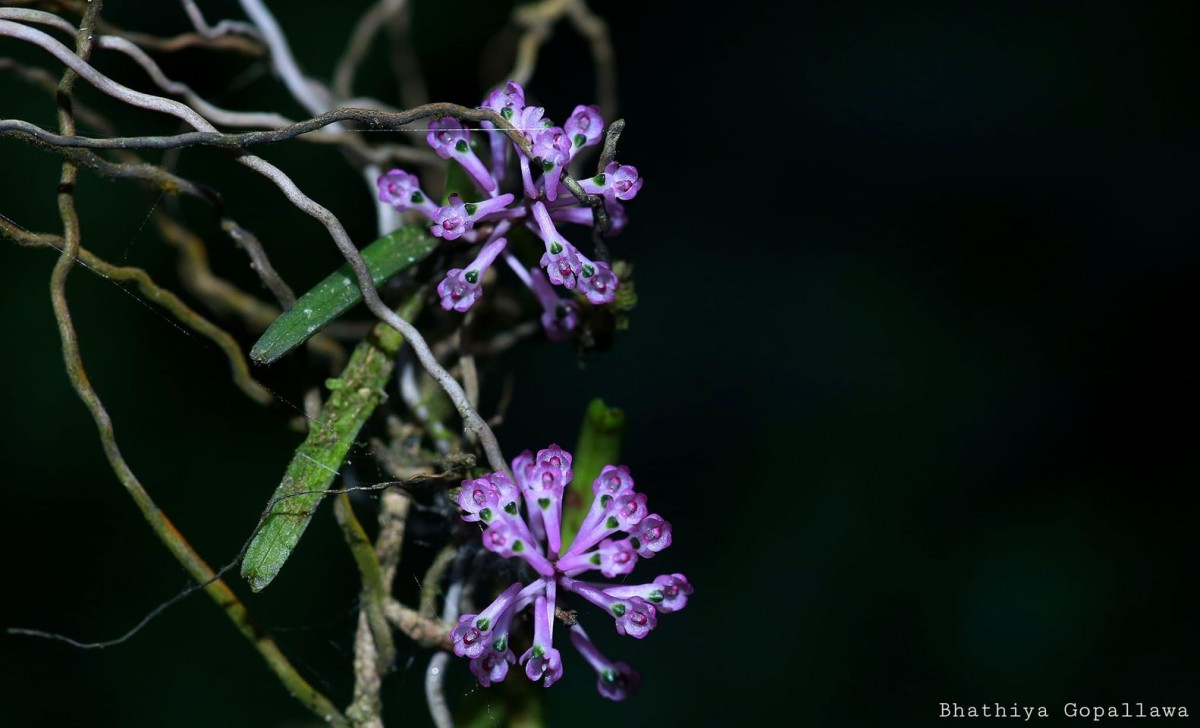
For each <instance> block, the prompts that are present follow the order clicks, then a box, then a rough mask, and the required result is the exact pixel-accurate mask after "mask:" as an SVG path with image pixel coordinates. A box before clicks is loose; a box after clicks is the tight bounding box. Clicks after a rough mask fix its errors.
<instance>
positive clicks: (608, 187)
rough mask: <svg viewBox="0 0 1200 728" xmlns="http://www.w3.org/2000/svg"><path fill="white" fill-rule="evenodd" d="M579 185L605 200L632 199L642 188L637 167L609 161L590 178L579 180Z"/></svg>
mask: <svg viewBox="0 0 1200 728" xmlns="http://www.w3.org/2000/svg"><path fill="white" fill-rule="evenodd" d="M579 186H580V187H582V188H583V189H584V191H585V192H587V193H588V194H592V195H600V196H602V197H603V198H604V200H605V201H606V202H613V201H615V200H632V199H633V198H634V197H636V196H637V193H638V191H639V190H641V189H642V178H641V177H638V171H637V167H633V166H630V165H628V164H617V163H616V162H610V163H609V165H608V166H607V167H605V168H604V171H603V172H602V173H600V174H598V175H596V176H595V177H592V178H591V179H585V180H580V181H579Z"/></svg>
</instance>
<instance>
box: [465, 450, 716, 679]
mask: <svg viewBox="0 0 1200 728" xmlns="http://www.w3.org/2000/svg"><path fill="white" fill-rule="evenodd" d="M571 461H572V458H571V454H570V453H569V452H567V451H565V450H563V449H562V448H560V447H559V446H558V445H551V446H550V447H549V448H547V449H545V450H541V451H539V452H538V454H537V456H536V457H535V456H534V455H533V454H532V453H530V452H529V451H525V452H524V453H522V454H520V455H518V456H517V458H516V459H515V460H513V462H512V470H513V477H512V478H509V476H508V475H507V474H505V473H502V472H496V473H490V474H488V475H486V476H484V477H482V478H477V479H475V480H467V481H464V482H463V488H462V491H461V492H460V493H459V496H458V505H459V507H460V508H461V509H462V510H463V511H464V515H463V520H465V521H469V522H478V523H479V524H481V525H482V526H483V527H484V531H483V545H484V547H485V548H487V549H488V550H489V551H492V552H494V553H497V554H499V555H501V556H503V557H506V558H511V557H515V558H518V559H521V560H523V561H524V562H525V563H526V564H528V565H529V566H530V567H531V568H532V569H533V571H534V572H535V573H536V574H537V578H535V579H534V580H533V581H531V582H530V583H528V584H522V583H521V582H516V583H514V584H512V585H511V586H509V587H508V588H507V589H505V590H504V591H503V592H501V593H500V596H498V597H496V599H495V601H493V602H492V603H491V604H490V605H488V606H487V607H486V608H485V609H483V610H482V611H481V612H479V613H478V614H464V615H462V616H461V617H460V618H459V620H458V624H457V625H456V626H455V627H454V629H453V630H452V631H451V632H450V638H451V640H452V641H453V642H454V653H455V654H456V655H459V656H460V657H468V658H470V660H471V672H473V673H474V674H475V676H476V677H477V678H478V679H479V682H480V684H482V685H483V686H484V687H488V686H490V685H491V684H492V683H495V682H500V681H502V680H504V678H505V677H507V676H508V668H509V665H510V664H513V663H515V662H516V661H517V660H516V657H515V655H514V654H513V651H512V649H511V648H510V646H509V627H510V626H511V624H512V621H513V617H514V616H515V615H516V614H517V613H519V612H520V611H521V610H523V609H525V608H526V607H527V606H529V605H533V644H532V645H531V646H530V647H529V649H527V650H525V652H524V654H522V655H521V658H520V664H521V665H523V666H524V668H525V675H526V676H527V677H528V678H529V679H530V680H533V681H535V682H536V681H539V680H540V681H541V682H542V684H543V685H545V686H546V687H549V686H550V685H552V684H554V683H555V682H557V681H558V679H559V678H560V677H562V673H563V666H562V658H561V656H560V654H559V651H558V650H557V649H555V648H554V646H553V644H552V636H553V633H554V621H555V616H556V613H557V611H556V610H557V609H558V593H559V589H560V588H561V589H563V590H566V591H569V592H574V593H575V594H578V595H579V596H581V597H583V598H584V599H585V600H586V601H588V602H591V603H592V604H594V605H596V606H597V607H600V608H601V609H603V610H604V611H606V612H607V613H608V614H609V616H611V617H613V619H614V620H615V622H616V628H617V632H618V633H620V634H623V635H629V636H630V637H635V638H637V639H641V638H643V637H645V636H646V635H647V634H648V633H649V632H650V630H652V629H654V627H655V626H656V625H657V621H658V613H659V612H664V613H668V612H675V611H678V610H680V609H683V607H684V606H686V605H687V601H688V595H690V594H691V593H692V586H691V584H689V583H688V580H687V578H686V577H685V576H684V575H683V574H664V575H662V576H659V577H657V578H655V579H654V581H652V582H649V583H646V584H605V583H593V582H588V581H580V580H578V579H577V578H576V577H578V576H580V575H581V574H584V573H585V572H588V571H599V572H600V574H601V575H603V576H604V577H605V578H607V579H613V578H616V577H623V576H625V575H626V574H629V573H630V572H632V571H633V568H634V565H635V564H636V563H637V561H638V557H645V558H651V557H653V556H654V555H655V554H656V553H658V552H659V551H662V550H663V549H665V548H666V547H667V546H669V545H671V524H670V523H668V522H667V521H665V520H663V519H662V517H660V516H659V515H657V514H651V513H648V511H647V508H646V496H645V495H644V494H642V493H637V492H635V491H634V490H633V478H631V477H630V475H629V469H628V468H626V467H624V466H620V467H618V466H613V465H607V466H605V467H604V469H603V470H602V471H601V472H600V475H599V476H598V477H597V478H596V479H595V481H593V483H592V492H593V494H594V498H593V500H592V504H591V507H590V509H589V510H588V512H587V515H586V516H585V517H584V519H583V523H582V525H581V526H580V528H579V531H578V533H577V534H576V535H575V538H574V540H573V541H572V542H571V544H570V546H569V547H567V548H566V549H565V550H564V549H562V548H561V547H562V524H561V520H562V506H563V493H564V489H565V488H566V486H567V485H568V484H569V483H570V482H571V479H572V477H573V475H574V473H573V471H572V470H571ZM514 480H515V482H514ZM522 501H523V502H524V504H525V513H526V516H524V517H522V515H521V502H522ZM620 533H624V534H625V538H613V537H614V536H616V535H617V534H620ZM570 621H571V622H573V621H574V620H573V619H572V620H570ZM570 630H571V635H570V639H571V643H572V644H574V645H575V647H576V649H578V650H579V652H580V653H581V654H582V655H583V657H584V659H585V660H586V661H587V662H588V664H590V665H591V666H592V668H593V669H594V670H595V671H596V674H597V676H598V681H597V687H598V689H599V691H600V694H601V695H603V696H604V697H606V698H609V699H612V700H624V699H625V698H626V697H628V696H629V695H630V694H631V693H632V692H633V691H634V690H636V689H637V686H638V683H639V681H640V678H639V676H638V674H637V672H635V671H634V670H633V668H631V667H630V666H629V665H627V664H625V663H623V662H612V661H610V660H608V659H607V658H605V657H604V655H602V654H600V651H599V650H597V649H596V646H595V645H594V644H592V642H591V641H590V640H589V639H588V636H587V634H586V633H585V632H584V631H583V629H582V628H581V627H580V626H579V625H577V624H571V627H570Z"/></svg>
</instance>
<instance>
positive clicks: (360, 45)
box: [333, 0, 407, 99]
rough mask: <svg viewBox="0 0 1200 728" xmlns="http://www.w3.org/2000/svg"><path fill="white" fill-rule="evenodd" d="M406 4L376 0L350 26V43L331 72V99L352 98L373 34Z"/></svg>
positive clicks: (396, 0) (403, 1)
mask: <svg viewBox="0 0 1200 728" xmlns="http://www.w3.org/2000/svg"><path fill="white" fill-rule="evenodd" d="M406 1H407V0H379V1H378V2H376V3H374V4H373V5H371V6H370V7H369V8H367V11H366V12H364V13H363V14H362V15H361V16H360V17H359V19H358V22H357V23H355V24H354V30H353V31H351V33H350V40H348V41H347V42H346V50H344V51H342V57H341V58H339V59H338V62H337V67H336V68H335V69H334V71H333V95H334V97H335V98H339V99H349V98H350V97H351V96H353V95H354V76H355V75H356V74H357V73H358V67H359V66H360V65H362V61H363V58H365V57H366V55H367V52H368V51H369V50H371V41H372V40H373V39H374V38H375V34H376V33H378V32H379V30H380V28H382V27H383V26H384V24H385V23H386V22H387V21H388V18H389V17H391V16H392V14H394V13H397V12H399V11H401V10H403V9H404V5H405V3H406Z"/></svg>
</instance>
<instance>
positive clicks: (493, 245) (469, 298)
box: [437, 238, 508, 313]
mask: <svg viewBox="0 0 1200 728" xmlns="http://www.w3.org/2000/svg"><path fill="white" fill-rule="evenodd" d="M507 242H508V241H507V240H505V239H504V238H496V239H495V240H493V241H492V242H490V243H488V244H487V245H485V246H483V249H482V250H480V251H479V255H477V256H475V260H473V261H471V264H470V265H469V266H467V267H466V268H465V269H464V268H451V269H450V270H449V271H447V272H446V277H445V278H444V279H442V282H441V283H439V284H438V287H437V292H438V295H439V296H441V298H442V308H444V309H446V310H447V311H449V310H450V309H454V310H455V311H458V312H459V313H466V311H467V309H469V308H471V306H473V305H475V301H476V300H478V299H479V297H480V296H481V295H483V275H484V274H485V273H487V270H488V268H489V267H490V266H491V265H492V263H493V262H494V261H495V260H496V256H497V255H500V251H502V250H504V246H505V244H506V243H507Z"/></svg>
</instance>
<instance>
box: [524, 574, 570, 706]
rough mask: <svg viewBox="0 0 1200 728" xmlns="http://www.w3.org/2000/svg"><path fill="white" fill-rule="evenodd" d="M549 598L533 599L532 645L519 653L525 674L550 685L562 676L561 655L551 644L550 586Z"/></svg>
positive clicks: (552, 615) (545, 685) (552, 623)
mask: <svg viewBox="0 0 1200 728" xmlns="http://www.w3.org/2000/svg"><path fill="white" fill-rule="evenodd" d="M546 591H547V592H549V593H550V596H549V598H547V597H546V596H539V597H537V598H536V599H534V600H533V646H532V647H530V648H529V649H528V650H526V651H525V654H523V655H521V660H520V662H521V664H522V665H524V666H525V676H526V677H528V678H529V679H530V680H532V681H533V682H537V681H539V680H540V681H541V682H542V686H543V687H547V688H548V687H550V686H551V685H553V684H554V683H556V682H558V680H559V678H561V677H562V674H563V667H562V655H561V654H560V653H559V651H558V650H556V649H555V648H554V646H553V645H552V644H551V641H552V638H553V636H554V598H553V588H552V586H550V587H547V589H546Z"/></svg>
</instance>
